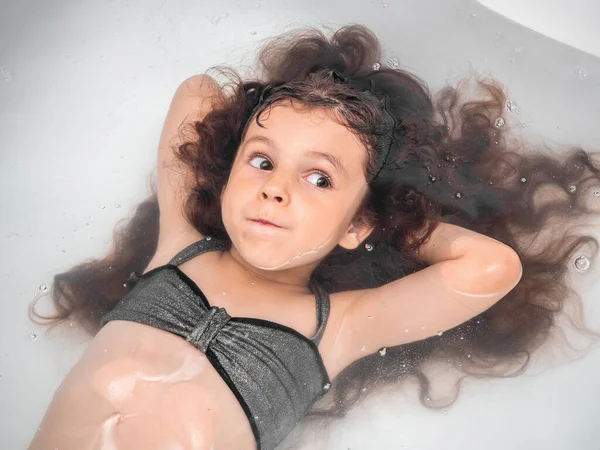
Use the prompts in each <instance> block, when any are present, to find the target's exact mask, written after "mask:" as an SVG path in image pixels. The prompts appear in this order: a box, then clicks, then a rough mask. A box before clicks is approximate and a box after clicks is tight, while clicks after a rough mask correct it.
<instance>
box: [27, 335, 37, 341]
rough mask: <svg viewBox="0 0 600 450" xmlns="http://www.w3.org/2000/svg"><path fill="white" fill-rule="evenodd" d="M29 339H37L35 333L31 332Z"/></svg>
mask: <svg viewBox="0 0 600 450" xmlns="http://www.w3.org/2000/svg"><path fill="white" fill-rule="evenodd" d="M29 339H31V340H32V341H35V340H36V339H37V334H35V333H31V334H30V335H29Z"/></svg>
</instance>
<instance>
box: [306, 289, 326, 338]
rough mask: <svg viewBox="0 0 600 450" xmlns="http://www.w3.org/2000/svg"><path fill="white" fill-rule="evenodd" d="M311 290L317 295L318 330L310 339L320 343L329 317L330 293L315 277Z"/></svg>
mask: <svg viewBox="0 0 600 450" xmlns="http://www.w3.org/2000/svg"><path fill="white" fill-rule="evenodd" d="M310 290H311V291H312V293H313V294H315V296H316V297H317V332H316V333H315V335H314V336H313V337H311V338H310V340H311V341H313V342H314V343H315V345H319V342H321V338H322V337H323V333H324V332H325V326H326V325H327V319H329V294H328V293H327V291H326V290H325V288H324V287H323V286H321V285H320V284H319V283H318V282H317V280H316V279H314V278H313V279H312V280H311V281H310Z"/></svg>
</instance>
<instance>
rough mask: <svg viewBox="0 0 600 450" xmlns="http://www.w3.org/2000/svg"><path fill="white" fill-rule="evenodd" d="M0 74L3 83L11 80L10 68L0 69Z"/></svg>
mask: <svg viewBox="0 0 600 450" xmlns="http://www.w3.org/2000/svg"><path fill="white" fill-rule="evenodd" d="M0 74H1V75H2V78H3V79H4V82H5V83H10V82H12V80H13V74H12V72H11V71H10V70H8V69H4V68H2V69H0Z"/></svg>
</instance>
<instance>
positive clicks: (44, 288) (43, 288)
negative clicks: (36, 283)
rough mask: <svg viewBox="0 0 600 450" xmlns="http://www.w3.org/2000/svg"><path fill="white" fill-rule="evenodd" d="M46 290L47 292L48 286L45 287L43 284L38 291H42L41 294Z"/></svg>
mask: <svg viewBox="0 0 600 450" xmlns="http://www.w3.org/2000/svg"><path fill="white" fill-rule="evenodd" d="M47 290H48V286H46V285H45V284H42V285H41V286H40V291H42V292H46V291H47Z"/></svg>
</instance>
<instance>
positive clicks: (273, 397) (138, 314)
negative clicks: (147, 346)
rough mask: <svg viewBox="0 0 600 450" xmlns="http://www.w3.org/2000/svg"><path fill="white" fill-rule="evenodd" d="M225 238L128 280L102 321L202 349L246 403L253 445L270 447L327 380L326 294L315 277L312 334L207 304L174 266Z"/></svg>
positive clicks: (217, 246) (193, 248)
mask: <svg viewBox="0 0 600 450" xmlns="http://www.w3.org/2000/svg"><path fill="white" fill-rule="evenodd" d="M226 248H227V244H226V243H225V242H223V241H220V240H217V239H215V238H212V239H210V238H206V239H203V240H201V241H198V242H196V243H194V244H192V245H190V246H189V247H187V248H185V249H184V250H182V251H181V252H180V253H179V254H178V255H176V256H175V257H174V258H173V259H172V260H171V261H170V262H169V264H167V265H165V266H161V267H157V268H156V269H153V270H151V271H150V272H148V273H146V274H144V275H142V276H138V275H136V274H132V276H131V277H130V279H129V281H130V283H132V284H135V286H134V288H133V289H132V290H131V291H130V292H129V293H128V294H127V295H126V296H125V297H124V298H123V299H122V300H121V302H120V303H119V304H118V305H117V306H116V307H115V309H114V310H112V311H111V312H109V313H108V314H106V315H105V316H104V317H103V319H102V325H105V324H106V323H107V322H109V321H111V320H130V321H134V322H139V323H143V324H146V325H150V326H153V327H156V328H160V329H163V330H166V331H169V332H171V333H174V334H177V335H179V336H181V337H182V338H184V339H186V340H187V341H188V342H189V343H190V344H192V345H194V346H195V347H196V348H198V349H199V350H200V351H202V352H203V353H205V354H206V356H207V358H208V359H209V361H210V362H211V363H212V365H213V366H214V367H215V369H216V370H217V371H218V372H219V374H220V375H221V377H222V378H223V379H224V380H225V382H226V383H227V384H228V386H229V387H230V388H231V390H232V391H233V393H234V394H235V396H236V397H237V399H238V401H239V402H240V404H241V406H242V408H243V409H244V411H245V413H246V416H247V417H248V420H249V421H250V425H251V427H252V431H253V432H254V436H255V438H256V443H257V448H258V449H259V450H271V449H274V448H275V447H276V446H277V445H278V444H279V443H280V442H281V441H282V440H283V439H284V438H285V436H286V435H288V434H289V432H290V431H291V430H292V429H293V428H294V426H295V425H296V424H297V423H298V422H299V421H300V419H301V418H302V416H303V415H304V414H305V412H306V410H307V409H308V408H309V407H310V406H311V405H312V404H313V403H314V402H315V401H316V400H318V399H319V398H321V397H322V396H323V395H324V394H326V393H327V391H328V390H329V388H330V387H331V383H330V381H329V378H328V376H327V371H326V370H325V366H324V365H323V360H322V359H321V356H320V354H319V351H318V349H317V345H318V344H319V342H320V340H321V337H322V336H323V332H324V330H325V325H326V323H327V318H328V316H329V296H328V294H327V292H326V291H325V290H324V289H323V288H322V286H320V285H319V284H317V283H316V282H315V281H314V280H313V281H312V282H311V286H310V288H311V291H312V292H313V293H314V294H315V297H316V304H317V311H316V312H317V314H316V315H317V324H318V327H317V332H316V334H315V336H313V337H312V338H310V339H309V338H306V337H305V336H303V335H302V334H300V333H299V332H297V331H295V330H293V329H292V328H288V327H286V326H284V325H280V324H278V323H275V322H270V321H267V320H262V319H254V318H246V317H230V316H229V315H228V314H227V312H226V311H225V309H224V308H219V307H213V306H211V305H210V303H209V301H208V299H207V298H206V296H205V295H204V293H203V292H202V291H201V290H200V288H199V287H198V286H197V285H196V284H195V283H194V282H193V281H192V280H191V279H190V278H189V277H188V276H187V275H186V274H185V273H183V272H182V271H181V270H180V269H179V267H177V266H178V265H179V264H182V263H183V262H185V261H187V260H189V259H191V258H193V257H195V256H197V255H199V254H201V253H204V252H206V251H213V250H224V249H226Z"/></svg>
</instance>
